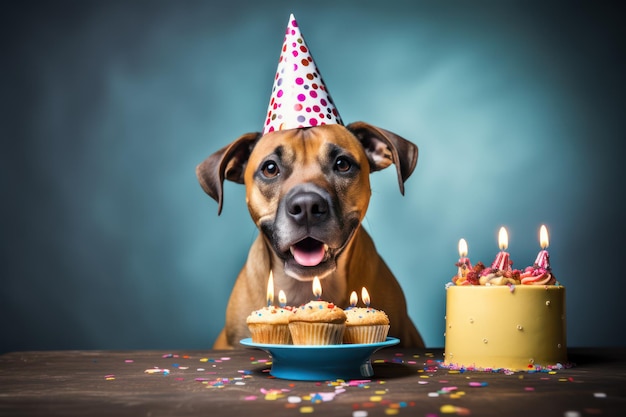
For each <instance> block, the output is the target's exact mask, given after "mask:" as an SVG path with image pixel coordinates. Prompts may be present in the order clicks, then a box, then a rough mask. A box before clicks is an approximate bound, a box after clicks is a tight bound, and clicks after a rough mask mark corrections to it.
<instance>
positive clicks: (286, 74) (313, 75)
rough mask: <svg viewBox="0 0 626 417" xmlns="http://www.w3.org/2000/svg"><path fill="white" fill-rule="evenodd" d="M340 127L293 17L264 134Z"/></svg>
mask: <svg viewBox="0 0 626 417" xmlns="http://www.w3.org/2000/svg"><path fill="white" fill-rule="evenodd" d="M324 124H343V123H342V121H341V117H339V113H338V112H337V109H336V108H335V104H334V103H333V100H332V99H331V97H330V94H329V93H328V89H327V88H326V85H325V84H324V81H323V80H322V76H321V75H320V72H319V70H318V69H317V66H316V65H315V61H313V57H312V56H311V53H310V52H309V48H308V47H307V45H306V43H305V42H304V38H303V37H302V34H301V33H300V28H299V27H298V22H296V19H295V18H294V16H293V14H292V15H291V16H289V23H288V24H287V30H286V32H285V41H284V43H283V48H282V50H281V54H280V58H279V59H278V68H277V70H276V77H275V78H274V86H273V87H272V96H271V98H270V103H269V105H268V107H267V118H266V119H265V126H264V127H263V134H266V133H269V132H274V131H277V130H286V129H297V128H302V127H313V126H318V125H324Z"/></svg>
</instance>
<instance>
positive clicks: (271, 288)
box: [267, 271, 274, 307]
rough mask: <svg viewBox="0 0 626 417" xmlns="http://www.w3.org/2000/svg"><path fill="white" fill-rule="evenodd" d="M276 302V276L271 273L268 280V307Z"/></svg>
mask: <svg viewBox="0 0 626 417" xmlns="http://www.w3.org/2000/svg"><path fill="white" fill-rule="evenodd" d="M273 302H274V274H273V273H272V271H270V277H269V278H268V279H267V306H268V307H270V306H271V305H272V303H273Z"/></svg>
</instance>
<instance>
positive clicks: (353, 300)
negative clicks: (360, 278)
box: [350, 291, 359, 307]
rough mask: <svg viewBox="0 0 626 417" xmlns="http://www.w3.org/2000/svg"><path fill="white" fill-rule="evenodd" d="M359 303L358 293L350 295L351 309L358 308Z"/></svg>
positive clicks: (353, 292) (354, 292)
mask: <svg viewBox="0 0 626 417" xmlns="http://www.w3.org/2000/svg"><path fill="white" fill-rule="evenodd" d="M358 301H359V297H358V295H356V291H352V293H351V294H350V307H356V303H357V302H358Z"/></svg>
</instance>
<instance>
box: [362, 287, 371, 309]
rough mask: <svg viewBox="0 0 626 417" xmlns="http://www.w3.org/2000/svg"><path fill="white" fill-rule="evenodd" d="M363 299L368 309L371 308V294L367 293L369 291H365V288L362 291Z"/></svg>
mask: <svg viewBox="0 0 626 417" xmlns="http://www.w3.org/2000/svg"><path fill="white" fill-rule="evenodd" d="M361 299H362V300H363V302H364V303H365V305H366V306H367V307H369V306H370V294H369V293H368V292H367V289H365V287H363V288H362V289H361Z"/></svg>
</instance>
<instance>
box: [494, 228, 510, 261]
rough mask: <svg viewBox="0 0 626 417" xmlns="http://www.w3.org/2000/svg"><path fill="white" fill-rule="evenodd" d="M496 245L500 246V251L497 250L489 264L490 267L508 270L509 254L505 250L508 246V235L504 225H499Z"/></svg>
mask: <svg viewBox="0 0 626 417" xmlns="http://www.w3.org/2000/svg"><path fill="white" fill-rule="evenodd" d="M498 246H500V252H498V255H497V256H496V260H495V261H493V263H492V264H491V268H492V269H500V270H502V271H508V270H510V269H511V265H510V262H509V254H508V253H507V252H505V251H506V248H508V247H509V235H508V234H507V233H506V229H505V228H504V227H501V228H500V232H499V233H498Z"/></svg>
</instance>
